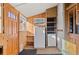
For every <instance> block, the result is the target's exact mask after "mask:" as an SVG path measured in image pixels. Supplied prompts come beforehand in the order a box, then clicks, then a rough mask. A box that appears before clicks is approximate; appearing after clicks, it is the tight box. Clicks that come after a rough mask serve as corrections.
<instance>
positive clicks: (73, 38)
mask: <svg viewBox="0 0 79 59" xmlns="http://www.w3.org/2000/svg"><path fill="white" fill-rule="evenodd" d="M65 6H66V8H65V28H66V29H65V34H66V35H65V36H66V37H65V39H66V40H65V50H66V52H68V53H69V54H79V34H77V33H75V32H73V33H70V32H69V29H70V28H69V26H70V25H69V24H70V22H69V15H68V13H69V12H68V11H70V10H73V12H72V13H74V14H73V15H75V17H76V18H75V17H74V21H75V20H76V22H75V23H73V24H74V25H75V24H76V25H77V22H78V21H77V20H78V19H77V17H78V14H77V12H78V11H79V9H78V8H79V7H78V6H79V4H68V6H67V5H65ZM70 12H71V11H70ZM75 27H76V26H75ZM75 30H77V28H75V29H74V31H75Z"/></svg>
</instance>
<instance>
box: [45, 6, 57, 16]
mask: <svg viewBox="0 0 79 59" xmlns="http://www.w3.org/2000/svg"><path fill="white" fill-rule="evenodd" d="M46 14H47V17H57V6H55V7H52V8H49V9H47V10H46Z"/></svg>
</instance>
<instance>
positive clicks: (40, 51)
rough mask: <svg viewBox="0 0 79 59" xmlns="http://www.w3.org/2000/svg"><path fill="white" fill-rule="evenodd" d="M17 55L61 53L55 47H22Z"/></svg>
mask: <svg viewBox="0 0 79 59" xmlns="http://www.w3.org/2000/svg"><path fill="white" fill-rule="evenodd" d="M19 55H62V53H61V51H59V50H58V49H57V48H41V49H24V50H23V51H22V52H21V53H19Z"/></svg>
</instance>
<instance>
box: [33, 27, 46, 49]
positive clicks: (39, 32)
mask: <svg viewBox="0 0 79 59" xmlns="http://www.w3.org/2000/svg"><path fill="white" fill-rule="evenodd" d="M34 48H45V27H41V26H35V36H34Z"/></svg>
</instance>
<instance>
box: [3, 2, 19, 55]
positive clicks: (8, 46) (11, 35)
mask: <svg viewBox="0 0 79 59" xmlns="http://www.w3.org/2000/svg"><path fill="white" fill-rule="evenodd" d="M3 8H4V10H3V11H4V48H3V51H4V52H3V54H9V55H11V54H12V55H13V54H18V51H19V44H18V42H19V41H18V40H19V39H18V34H19V33H18V31H19V29H18V27H19V26H18V22H19V21H18V11H17V10H16V9H15V8H14V7H12V6H11V5H10V4H8V3H5V4H4V6H3ZM9 12H11V13H12V14H13V15H14V16H15V18H12V17H13V16H11V15H10V16H9Z"/></svg>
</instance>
